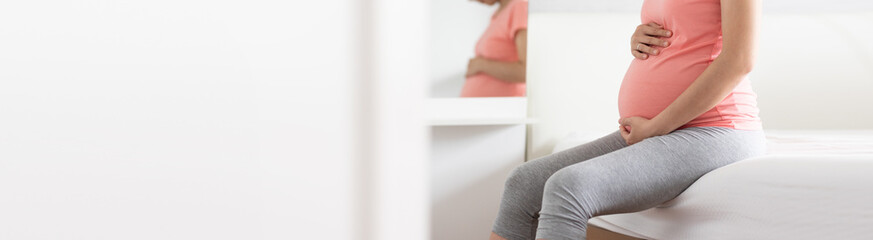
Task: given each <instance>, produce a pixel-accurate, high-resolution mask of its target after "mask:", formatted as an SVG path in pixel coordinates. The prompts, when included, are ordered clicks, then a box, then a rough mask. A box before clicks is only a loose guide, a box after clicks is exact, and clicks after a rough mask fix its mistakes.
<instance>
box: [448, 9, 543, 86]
mask: <svg viewBox="0 0 873 240" xmlns="http://www.w3.org/2000/svg"><path fill="white" fill-rule="evenodd" d="M476 1H478V2H480V3H483V4H487V5H494V4H499V5H500V7H498V8H497V11H496V12H495V13H494V15H492V16H491V23H490V24H489V25H488V29H486V30H485V33H483V34H482V37H481V38H479V42H477V43H476V57H475V58H473V59H470V61H469V62H468V64H467V74H466V76H467V81H466V82H464V87H463V89H461V97H521V96H524V92H525V83H524V82H525V80H524V79H525V62H524V61H525V58H526V53H527V0H476Z"/></svg>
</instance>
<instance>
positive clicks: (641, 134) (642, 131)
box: [618, 117, 670, 145]
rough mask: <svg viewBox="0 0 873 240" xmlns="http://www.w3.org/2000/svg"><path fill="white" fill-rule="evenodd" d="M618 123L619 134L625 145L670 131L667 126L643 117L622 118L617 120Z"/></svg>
mask: <svg viewBox="0 0 873 240" xmlns="http://www.w3.org/2000/svg"><path fill="white" fill-rule="evenodd" d="M619 123H620V124H621V125H620V126H619V127H618V128H619V130H621V136H622V137H623V138H624V141H625V142H626V143H627V145H633V144H635V143H638V142H640V141H643V140H645V139H646V138H650V137H655V136H661V135H664V134H667V133H670V131H668V130H666V129H667V128H665V127H662V126H660V125H659V124H658V123H657V122H655V121H652V120H650V119H648V118H644V117H628V118H622V119H620V120H619Z"/></svg>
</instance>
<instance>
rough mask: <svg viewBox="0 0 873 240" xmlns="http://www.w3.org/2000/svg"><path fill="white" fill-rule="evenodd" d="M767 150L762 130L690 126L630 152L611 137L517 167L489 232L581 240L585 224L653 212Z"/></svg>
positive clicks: (615, 136) (616, 137) (514, 236)
mask: <svg viewBox="0 0 873 240" xmlns="http://www.w3.org/2000/svg"><path fill="white" fill-rule="evenodd" d="M765 148H766V147H765V142H764V133H763V131H748V130H735V129H731V128H722V127H693V128H685V129H680V130H676V131H673V132H672V133H670V134H667V135H664V136H658V137H652V138H648V139H646V140H643V141H642V142H639V143H637V144H634V145H632V146H627V144H625V142H624V139H622V137H621V135H620V134H619V132H618V131H616V132H615V133H612V134H610V135H607V136H605V137H602V138H600V139H598V140H595V141H593V142H589V143H586V144H582V145H579V146H576V147H574V148H571V149H568V150H566V151H562V152H558V153H554V154H552V155H549V156H545V157H542V158H539V159H536V160H533V161H529V162H527V163H525V164H523V165H521V166H519V167H518V168H516V169H515V170H514V171H513V172H512V174H510V176H509V178H508V179H507V180H506V186H505V190H504V192H503V200H502V201H501V203H500V210H499V212H498V215H497V220H496V221H495V223H494V228H493V231H494V233H496V234H497V235H500V236H501V237H504V238H506V239H509V240H517V239H534V237H536V239H548V240H560V239H573V240H578V239H585V237H586V236H585V230H586V228H587V226H588V219H590V218H592V217H594V216H599V215H607V214H616V213H628V212H636V211H642V210H645V209H648V208H652V207H655V206H657V205H659V204H661V203H663V202H666V201H668V200H670V199H673V198H674V197H676V196H677V195H679V193H682V191H684V190H685V189H686V188H688V186H690V185H691V183H693V182H694V181H696V180H697V179H698V178H700V177H701V176H703V174H706V173H707V172H709V171H712V170H714V169H716V168H719V167H722V166H725V165H728V164H731V163H733V162H736V161H739V160H743V159H746V158H750V157H754V156H758V155H762V154H764V152H765Z"/></svg>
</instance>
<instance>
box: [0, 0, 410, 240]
mask: <svg viewBox="0 0 873 240" xmlns="http://www.w3.org/2000/svg"><path fill="white" fill-rule="evenodd" d="M422 3H423V1H413V0H403V1H389V0H372V1H366V2H362V1H356V0H340V1H308V2H306V3H305V4H300V2H299V1H290V2H289V1H268V0H253V1H202V0H173V1H169V0H157V1H133V0H115V1H106V0H84V1H59V0H51V1H3V2H0V22H2V24H0V53H2V54H0V213H2V214H0V238H2V239H21V240H30V239H217V240H220V239H425V238H426V237H427V230H426V226H427V222H426V211H427V205H426V203H427V185H426V184H424V183H426V170H425V167H424V166H425V163H426V161H425V160H426V155H425V147H426V140H425V139H426V132H425V131H426V128H425V127H424V124H423V121H418V122H417V121H415V120H416V118H415V117H414V116H416V114H415V112H416V109H415V108H414V107H412V106H410V105H408V104H413V105H414V104H416V103H420V101H421V100H423V98H424V96H425V81H426V76H425V73H424V72H425V70H424V65H423V63H424V61H425V59H424V57H423V56H424V55H425V54H426V53H425V50H424V49H425V45H424V44H423V42H425V40H426V39H425V36H424V35H423V34H416V33H414V32H413V33H411V34H409V35H404V34H398V33H400V32H401V31H405V30H406V29H408V28H410V27H411V28H418V29H423V28H425V26H426V21H427V19H426V17H427V14H426V11H424V10H425V9H426V8H425V7H424V6H425V5H424V4H422ZM400 19H403V20H404V21H399V20H400ZM397 24H400V25H399V26H398V25H397ZM389 39H394V40H396V41H400V42H406V43H410V44H405V45H404V44H394V45H393V46H392V48H391V49H390V50H386V51H383V52H379V54H376V53H377V52H376V51H379V50H373V52H369V51H368V50H367V49H386V47H385V45H386V44H389V43H388V42H387V41H388V40H389ZM419 43H420V45H419ZM406 54H408V55H406ZM416 57H419V58H416ZM398 59H402V61H398ZM389 64H390V66H391V67H398V69H403V71H391V70H385V69H388V66H389ZM377 80H378V81H377ZM398 80H402V81H403V82H400V81H398ZM389 85H391V86H397V87H396V88H391V87H384V86H389ZM400 90H402V91H403V94H405V95H401V94H397V92H400ZM377 96H378V97H377ZM402 96H408V97H402ZM388 102H399V104H390V103H388ZM417 106H420V105H417ZM410 109H411V110H410ZM407 116H409V117H407ZM397 122H402V123H404V124H396V123H397ZM384 124H388V125H390V126H391V127H393V128H391V130H390V131H389V130H386V129H387V128H386V127H385V126H383V125H384ZM400 139H402V140H403V141H404V142H402V144H397V145H391V144H395V143H398V142H400V141H398V140H400ZM388 146H393V147H397V148H398V149H402V151H395V152H391V151H389V150H387V149H389V147H388ZM401 157H402V158H401ZM397 160H403V161H404V163H402V164H397V162H398V161H397ZM416 164H417V165H416ZM416 166H418V168H416ZM416 169H418V170H417V171H416ZM377 176H378V177H377ZM416 176H418V178H416ZM397 179H404V180H406V181H405V182H404V184H405V185H403V186H397V185H396V184H393V183H396V182H397ZM392 184H393V185H392ZM410 187H412V188H413V189H420V190H419V192H418V194H416V192H415V191H405V192H401V191H400V190H406V189H409V188H410ZM401 193H402V194H401ZM386 199H387V200H386ZM397 202H401V203H405V204H400V205H398V204H396V203H397ZM385 205H389V206H398V207H397V208H396V209H392V208H387V207H384V206H385ZM392 224H393V225H392Z"/></svg>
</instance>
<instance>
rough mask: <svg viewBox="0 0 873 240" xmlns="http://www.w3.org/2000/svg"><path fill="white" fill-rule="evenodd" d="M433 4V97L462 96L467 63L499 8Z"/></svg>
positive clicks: (437, 0)
mask: <svg viewBox="0 0 873 240" xmlns="http://www.w3.org/2000/svg"><path fill="white" fill-rule="evenodd" d="M429 2H430V31H431V32H430V36H431V37H430V42H429V43H430V47H429V49H430V52H429V54H430V66H431V68H430V73H429V75H430V78H429V79H430V96H431V97H438V98H443V97H458V96H460V95H461V87H462V86H463V85H464V80H465V79H466V78H465V77H464V74H465V73H466V72H467V62H468V60H469V59H470V58H473V57H475V51H474V50H475V48H476V41H478V40H479V37H480V36H482V33H484V32H485V29H486V28H487V27H488V23H489V22H490V19H491V15H492V14H493V13H494V10H495V9H496V5H495V6H487V5H483V4H480V3H477V2H474V1H468V0H429Z"/></svg>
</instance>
